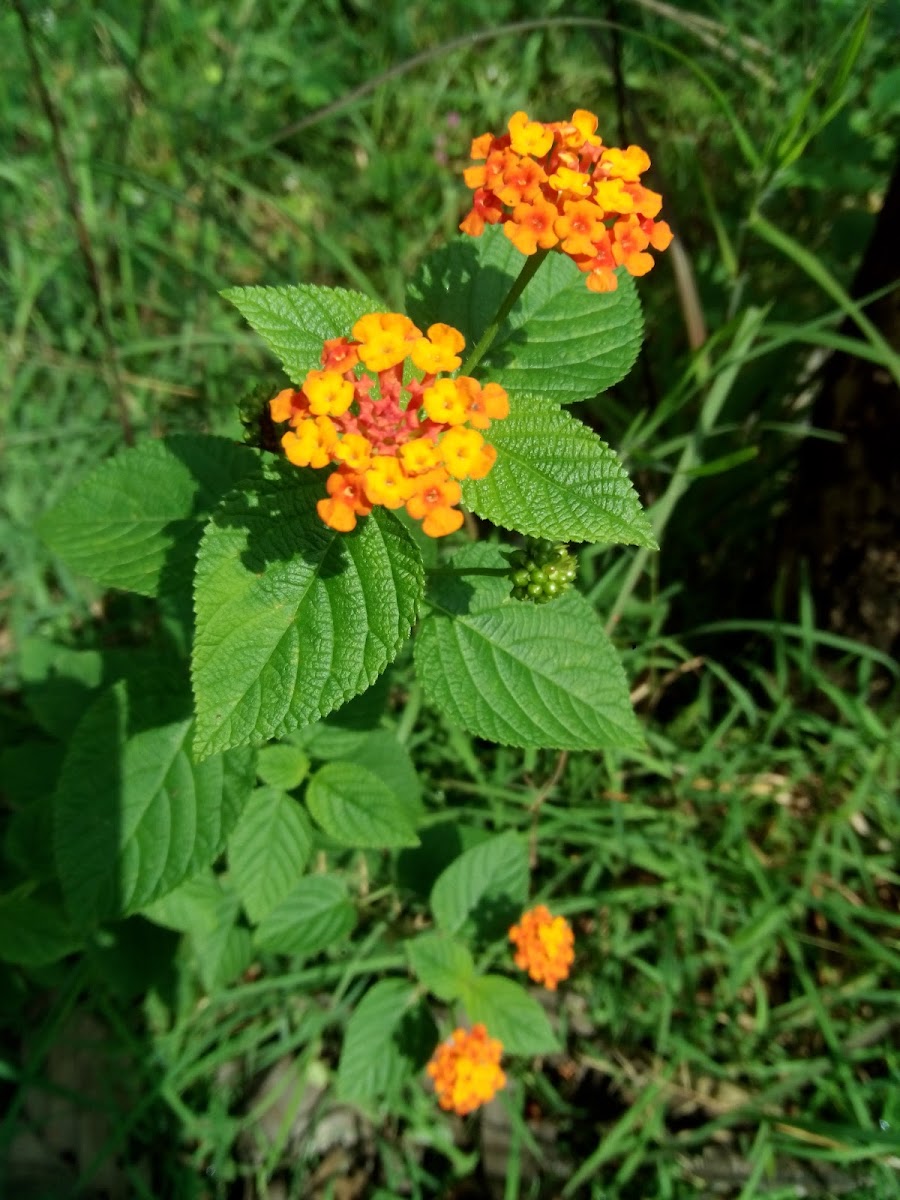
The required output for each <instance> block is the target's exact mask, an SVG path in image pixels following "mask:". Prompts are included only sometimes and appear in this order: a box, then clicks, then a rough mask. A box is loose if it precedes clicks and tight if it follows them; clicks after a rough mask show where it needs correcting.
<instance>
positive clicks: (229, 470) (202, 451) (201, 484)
mask: <svg viewBox="0 0 900 1200" xmlns="http://www.w3.org/2000/svg"><path fill="white" fill-rule="evenodd" d="M258 460H259V455H258V454H257V453H256V451H254V450H251V449H250V448H249V447H248V446H239V445H236V444H235V443H234V442H230V441H228V439H227V438H219V437H204V436H199V435H198V436H192V437H188V436H173V437H170V438H166V439H165V440H164V441H158V442H145V443H144V444H142V445H140V446H135V447H133V448H132V449H130V450H125V451H123V453H121V454H118V455H116V457H115V458H112V459H109V460H108V461H107V462H105V463H103V465H102V466H101V467H99V468H98V469H97V470H96V471H94V472H93V474H91V475H89V476H88V477H87V478H86V479H84V480H82V481H81V483H79V484H78V485H77V487H75V489H74V490H73V491H72V492H70V493H69V494H68V495H67V496H66V497H65V499H64V500H63V501H62V502H61V503H60V504H58V505H57V506H56V507H55V508H53V509H51V510H50V511H49V512H48V513H46V514H45V515H44V516H43V517H42V518H41V521H40V525H39V530H40V533H41V535H42V536H43V537H44V539H45V540H46V541H47V542H48V543H49V545H50V546H51V547H52V548H53V549H54V550H55V551H56V553H57V554H59V556H60V557H61V558H63V559H64V560H65V561H66V562H67V563H68V564H69V566H70V567H72V568H73V570H75V571H79V572H80V573H81V574H83V575H87V576H89V577H90V578H91V579H94V580H96V581H97V583H101V584H103V585H104V586H106V587H115V588H122V589H123V590H125V591H132V592H139V593H140V594H141V595H143V596H154V595H156V594H157V593H158V592H159V590H160V588H161V587H163V586H164V587H165V588H166V589H167V590H176V589H177V588H179V587H182V586H183V585H184V583H185V581H186V580H187V581H189V579H190V574H191V572H192V570H193V562H194V555H195V553H196V550H197V544H198V543H199V540H200V534H201V531H202V529H203V525H204V523H205V521H206V518H207V517H208V516H209V513H210V512H211V511H212V509H213V507H214V506H215V505H216V503H217V502H218V501H219V499H220V498H221V497H222V496H223V495H224V494H225V493H226V492H227V491H230V489H231V488H232V487H234V485H235V484H236V483H237V482H238V481H239V480H240V479H242V478H243V477H244V476H245V475H247V474H248V473H250V472H252V471H254V470H255V469H256V466H257V463H258Z"/></svg>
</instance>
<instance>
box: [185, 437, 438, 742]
mask: <svg viewBox="0 0 900 1200" xmlns="http://www.w3.org/2000/svg"><path fill="white" fill-rule="evenodd" d="M324 484H325V476H324V474H322V473H319V472H310V471H301V470H298V469H297V468H296V467H292V466H291V465H290V464H289V463H284V462H279V461H275V460H273V461H272V462H270V463H269V464H267V465H266V466H265V468H264V470H263V471H262V472H261V474H260V475H259V477H258V478H257V479H256V480H254V481H253V486H251V487H247V488H245V489H244V490H242V491H241V492H239V493H236V494H235V495H233V496H232V497H230V498H229V499H227V500H226V501H225V502H224V503H223V504H222V505H220V507H219V509H218V510H217V511H216V513H215V514H214V516H213V518H212V520H211V521H210V523H209V525H208V526H207V530H206V533H205V535H204V538H203V542H202V544H201V547H200V555H199V559H198V563H197V573H196V587H195V606H196V617H197V632H196V637H195V639H194V658H193V678H194V695H195V699H196V711H197V734H196V741H195V746H196V749H197V751H198V753H199V754H200V755H207V754H211V753H214V752H215V751H217V750H224V749H228V748H229V747H231V746H240V745H243V744H245V743H247V742H253V743H258V742H261V741H263V740H265V739H267V738H273V737H281V736H283V735H284V734H285V733H287V732H288V731H289V730H291V729H294V728H295V727H296V726H297V725H301V724H308V723H309V722H311V721H316V720H318V719H319V717H321V716H324V714H325V713H328V712H330V711H331V710H332V709H334V708H337V707H339V706H340V705H341V704H343V703H344V702H345V701H346V700H349V699H350V697H351V696H355V695H357V694H358V693H360V692H363V691H365V690H366V688H368V687H369V686H370V685H371V684H372V683H373V682H374V680H375V679H376V677H377V676H378V675H380V674H381V672H382V671H383V670H384V668H385V667H386V666H387V665H388V663H389V662H391V660H392V659H393V658H394V657H395V655H396V654H397V652H398V651H399V649H400V647H401V646H402V645H403V643H404V642H405V641H406V639H407V637H408V636H409V631H410V629H411V627H412V624H413V622H414V621H415V619H416V615H417V613H418V607H419V603H420V600H421V596H422V588H423V578H424V572H423V568H422V562H421V559H420V557H419V554H418V551H417V550H416V548H415V546H414V545H413V544H412V542H411V541H410V539H409V537H408V536H407V534H406V533H405V532H404V531H403V529H402V527H401V526H400V524H399V522H397V521H396V520H395V519H394V518H393V517H392V516H391V514H390V513H388V512H385V511H383V510H377V511H376V512H373V513H372V515H371V516H369V517H366V518H365V519H364V520H363V521H361V522H360V524H359V525H358V526H357V528H356V529H355V530H354V531H353V533H350V534H342V533H336V532H335V531H334V530H332V529H329V528H328V527H327V526H325V525H324V524H323V523H322V521H321V520H320V519H319V517H318V514H317V513H316V501H317V500H318V499H319V498H320V497H321V496H322V495H324V492H325V487H324Z"/></svg>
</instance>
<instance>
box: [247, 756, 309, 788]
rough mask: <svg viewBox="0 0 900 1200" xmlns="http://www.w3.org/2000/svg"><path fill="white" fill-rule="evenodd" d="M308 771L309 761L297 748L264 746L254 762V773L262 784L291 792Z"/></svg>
mask: <svg viewBox="0 0 900 1200" xmlns="http://www.w3.org/2000/svg"><path fill="white" fill-rule="evenodd" d="M308 771H309V759H308V758H307V757H306V755H305V754H304V753H303V751H302V750H301V749H300V748H299V746H285V745H280V746H264V747H263V748H262V750H260V752H259V756H258V758H257V761H256V773H257V775H259V777H260V779H261V780H262V781H263V783H267V784H269V786H270V787H273V788H280V789H281V791H283V792H292V791H293V790H294V788H296V787H299V786H300V784H301V783H302V782H303V780H304V779H305V778H306V776H307V773H308Z"/></svg>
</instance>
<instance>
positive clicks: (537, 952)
mask: <svg viewBox="0 0 900 1200" xmlns="http://www.w3.org/2000/svg"><path fill="white" fill-rule="evenodd" d="M509 940H510V941H511V942H512V943H513V945H514V946H515V947H516V955H515V962H516V966H517V967H520V968H521V969H522V970H523V971H527V972H528V974H529V976H530V977H531V978H532V979H533V980H534V981H535V983H542V984H543V985H544V986H545V987H546V988H549V990H550V991H551V992H555V991H556V985H557V984H558V983H559V982H560V980H562V979H567V978H568V976H569V969H570V967H571V966H572V963H573V962H574V961H575V935H574V934H573V933H572V926H571V925H570V924H569V922H568V921H567V920H566V918H565V917H554V916H552V915H551V913H550V910H549V909H548V908H547V906H546V905H544V904H538V905H536V906H535V907H534V908H532V909H529V910H528V912H526V913H523V914H522V918H521V920H520V921H519V923H518V925H513V927H512V929H510V931H509Z"/></svg>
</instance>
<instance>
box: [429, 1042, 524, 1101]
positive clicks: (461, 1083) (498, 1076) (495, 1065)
mask: <svg viewBox="0 0 900 1200" xmlns="http://www.w3.org/2000/svg"><path fill="white" fill-rule="evenodd" d="M502 1055H503V1046H502V1044H501V1043H500V1041H498V1039H497V1038H492V1037H488V1033H487V1030H486V1029H485V1027H484V1025H473V1026H472V1028H471V1030H466V1029H455V1030H454V1031H453V1034H452V1035H451V1036H450V1037H449V1038H448V1039H447V1041H446V1042H442V1043H441V1044H440V1045H439V1046H438V1047H437V1049H436V1050H435V1052H434V1054H432V1056H431V1061H430V1062H429V1063H428V1067H427V1071H428V1074H429V1075H430V1076H431V1078H432V1080H433V1081H434V1090H435V1094H436V1095H437V1098H438V1104H440V1106H441V1108H443V1109H446V1111H447V1112H455V1113H458V1114H459V1115H460V1116H461V1117H464V1116H466V1115H468V1113H470V1112H474V1111H475V1109H476V1108H479V1107H480V1106H481V1105H482V1104H487V1102H488V1101H489V1100H493V1098H494V1096H496V1094H497V1092H499V1091H500V1090H501V1088H503V1087H505V1086H506V1075H505V1074H504V1072H503V1070H502V1068H501V1067H500V1059H501V1057H502Z"/></svg>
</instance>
